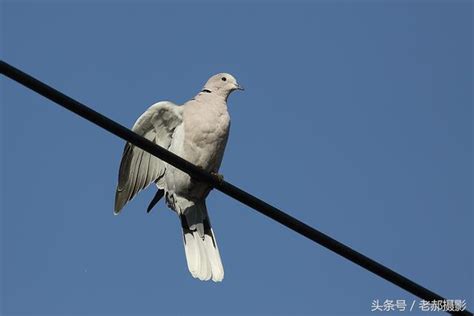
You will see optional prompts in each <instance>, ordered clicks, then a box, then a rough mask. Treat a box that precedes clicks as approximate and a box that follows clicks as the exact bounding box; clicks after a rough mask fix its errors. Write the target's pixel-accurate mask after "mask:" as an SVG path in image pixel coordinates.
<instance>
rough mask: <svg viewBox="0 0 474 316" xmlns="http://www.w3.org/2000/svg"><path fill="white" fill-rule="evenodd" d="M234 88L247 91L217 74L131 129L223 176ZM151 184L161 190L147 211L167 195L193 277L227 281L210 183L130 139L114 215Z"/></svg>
mask: <svg viewBox="0 0 474 316" xmlns="http://www.w3.org/2000/svg"><path fill="white" fill-rule="evenodd" d="M235 90H243V89H242V87H241V86H240V85H239V84H238V83H237V80H236V79H235V78H234V77H233V76H232V75H230V74H228V73H219V74H216V75H214V76H212V77H211V78H209V80H208V81H207V82H206V84H205V85H204V87H203V89H202V90H201V91H200V92H199V93H198V94H197V95H196V96H195V97H194V98H192V99H191V100H189V101H187V102H186V103H184V104H183V105H181V106H179V105H176V104H174V103H173V102H170V101H161V102H158V103H155V104H153V105H152V106H150V107H149V108H148V109H147V110H146V111H145V112H144V113H143V114H142V115H141V116H140V117H139V118H138V120H137V121H136V122H135V124H134V125H133V128H132V130H133V131H134V132H135V133H137V134H139V135H141V136H143V137H145V138H146V139H148V140H150V141H152V142H154V143H156V144H157V145H159V146H161V147H163V148H165V149H168V150H169V151H171V152H173V153H174V154H176V155H178V156H180V157H181V158H184V159H186V160H187V161H189V162H191V163H193V164H195V165H196V166H198V167H200V168H202V169H203V170H206V171H208V172H211V173H214V174H216V175H218V171H219V167H220V165H221V162H222V159H223V156H224V150H225V147H226V144H227V139H228V137H229V129H230V116H229V113H228V111H227V98H228V97H229V95H230V94H231V93H232V92H233V91H235ZM151 183H155V185H156V186H157V188H158V191H157V193H156V195H155V196H154V198H153V200H152V201H151V203H150V205H149V207H148V209H147V211H148V212H149V211H150V210H151V209H152V208H153V206H154V205H155V204H156V203H157V202H158V201H160V199H161V198H163V197H164V198H165V201H166V204H167V206H168V207H169V208H170V209H171V210H173V211H174V212H176V214H177V215H178V216H179V219H180V221H181V229H182V234H183V243H184V251H185V255H186V262H187V266H188V269H189V271H190V272H191V275H192V276H193V277H194V278H197V279H199V280H203V281H207V280H211V279H212V280H213V281H214V282H220V281H222V280H223V279H224V267H223V265H222V260H221V256H220V253H219V248H218V247H217V241H216V236H215V234H214V231H213V229H212V226H211V221H210V218H209V214H208V211H207V208H206V197H207V196H208V194H209V192H210V190H211V187H210V186H209V185H208V184H206V183H202V182H199V181H196V180H195V179H193V178H192V177H191V176H189V175H188V174H187V173H185V172H183V171H181V170H179V169H177V168H175V167H173V166H172V165H170V164H167V163H166V162H164V161H162V160H160V159H158V158H156V157H155V156H153V155H151V154H149V153H148V152H146V151H144V150H142V149H140V148H138V147H136V146H134V145H132V144H130V143H126V144H125V148H124V150H123V154H122V159H121V162H120V167H119V177H118V184H117V189H116V194H115V209H114V214H119V213H120V211H121V210H122V208H123V207H124V206H125V204H127V202H129V201H131V200H132V199H133V198H134V197H135V196H136V195H137V194H138V192H140V191H141V190H143V189H145V188H147V187H148V186H149V185H150V184H151Z"/></svg>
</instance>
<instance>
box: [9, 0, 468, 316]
mask: <svg viewBox="0 0 474 316" xmlns="http://www.w3.org/2000/svg"><path fill="white" fill-rule="evenodd" d="M1 11H2V12H1V26H2V30H1V39H2V43H1V55H2V59H5V60H6V61H8V62H10V63H11V64H13V65H15V66H17V67H19V68H21V69H22V70H24V71H26V72H28V73H30V74H32V75H34V76H36V77H37V78H39V79H40V80H43V81H45V82H47V83H48V84H50V85H52V86H53V87H56V88H57V89H59V90H60V91H62V92H64V93H66V94H68V95H70V96H71V97H73V98H76V99H77V100H79V101H81V102H84V103H85V104H87V105H89V106H91V107H92V108H94V109H96V110H97V111H99V112H101V113H103V114H105V115H108V116H109V117H111V118H112V119H114V120H117V121H118V122H120V123H122V124H124V125H126V126H131V125H132V124H133V123H134V121H135V120H136V118H137V117H138V116H139V115H140V114H141V113H142V112H143V111H144V110H145V109H146V108H147V107H148V106H149V105H151V104H153V103H155V102H157V101H160V100H172V101H174V102H176V103H180V104H181V103H183V102H185V101H186V100H188V99H190V98H191V97H193V96H194V95H195V94H196V93H197V92H198V91H199V90H200V89H201V87H202V85H203V84H204V82H205V81H206V80H207V78H208V77H209V76H210V75H212V74H214V73H217V72H230V73H232V74H233V75H235V77H236V78H237V79H238V81H239V82H240V83H241V84H242V85H243V86H244V87H245V88H246V91H245V92H242V93H234V94H233V95H231V97H230V98H229V111H230V114H231V117H232V128H231V135H230V139H229V143H228V147H227V151H226V154H225V157H224V162H223V165H222V169H221V171H222V173H223V174H224V176H225V178H226V180H228V181H229V182H231V183H234V184H236V185H238V186H240V187H241V188H243V189H245V190H247V191H249V192H252V193H253V194H255V195H257V196H259V197H261V198H263V199H264V200H266V201H268V202H270V203H271V204H274V205H276V206H278V207H280V208H281V209H283V210H285V211H286V212H288V213H289V214H292V215H294V216H295V217H297V218H299V219H301V220H303V221H305V222H306V223H308V224H310V225H312V226H314V227H315V228H317V229H319V230H321V231H323V232H325V233H327V234H329V235H330V236H332V237H334V238H336V239H337V240H339V241H342V242H344V243H345V244H347V245H349V246H351V247H353V248H354V249H356V250H358V251H361V252H362V253H364V254H366V255H368V256H369V257H371V258H373V259H376V260H378V261H379V262H381V263H383V264H385V265H387V266H388V267H390V268H393V269H394V270H396V271H398V272H400V273H402V274H404V275H405V276H407V277H409V278H411V279H413V280H415V281H416V282H419V283H421V284H422V285H424V286H426V287H428V288H430V289H432V290H434V291H436V292H439V293H440V294H441V295H443V296H446V297H448V298H451V299H465V300H466V302H467V304H468V306H469V307H470V309H471V310H472V309H474V293H473V284H474V280H473V267H474V262H473V255H474V254H473V249H474V247H473V237H472V224H473V199H472V193H473V187H472V177H473V165H472V161H473V154H472V147H473V139H472V138H473V135H472V122H473V116H472V105H473V98H472V86H473V82H472V69H473V62H472V56H473V51H472V38H473V36H472V15H473V4H472V1H418V2H417V1H411V2H409V1H401V2H400V1H380V2H375V1H336V2H329V1H314V2H313V3H310V2H291V3H290V2H289V1H288V2H286V3H284V2H279V3H277V4H271V3H270V2H263V1H262V2H260V3H258V4H250V3H249V2H243V1H242V2H237V1H235V2H229V3H222V4H221V3H218V2H200V3H196V4H191V3H190V2H178V4H172V3H171V2H159V1H153V2H152V1H147V2H135V1H133V2H132V1H129V2H125V1H122V2H112V1H100V2H99V1H84V2H70V1H63V2H60V1H49V2H45V1H31V2H28V1H5V0H3V1H2V4H1ZM1 109H2V112H1V126H2V127H1V133H2V137H1V141H2V143H1V151H2V155H1V159H2V170H1V171H2V177H1V179H2V190H1V193H2V194H1V196H2V199H1V200H2V207H1V238H2V243H1V266H2V270H1V272H2V273H1V285H2V288H1V301H0V306H1V313H2V314H3V315H66V314H67V315H72V314H74V315H227V314H228V315H243V314H253V315H263V314H268V315H305V314H307V315H315V314H324V315H327V314H334V315H336V314H337V315H374V314H383V313H380V312H379V313H376V312H373V313H372V312H371V311H370V310H371V302H372V300H374V299H378V300H380V301H381V302H383V301H384V300H386V299H391V300H397V299H405V300H406V303H407V304H408V305H410V304H411V302H412V301H413V300H414V299H416V298H415V297H413V296H412V295H410V294H408V293H406V292H405V291H403V290H401V289H399V288H398V287H396V286H394V285H392V284H390V283H388V282H386V281H384V280H382V279H380V278H379V277H377V276H375V275H373V274H371V273H370V272H367V271H366V270H363V269H361V268H360V267H358V266H356V265H354V264H352V263H351V262H349V261H347V260H345V259H343V258H341V257H339V256H338V255H335V254H334V253H332V252H330V251H328V250H327V249H325V248H323V247H321V246H319V245H317V244H314V243H313V242H311V241H309V240H307V239H305V238H304V237H302V236H300V235H297V234H296V233H294V232H292V231H290V230H288V229H287V228H285V227H283V226H281V225H280V224H278V223H275V222H273V221H271V220H269V219H267V218H266V217H264V216H262V215H260V214H259V213H256V212H254V211H253V210H251V209H249V208H247V207H246V206H244V205H242V204H240V203H238V202H236V201H234V200H232V199H231V198H228V197H227V196H225V195H224V194H222V193H220V192H217V191H213V192H212V193H211V194H210V196H209V198H208V208H209V210H210V214H211V217H212V222H213V225H214V230H215V232H216V235H217V239H218V242H219V246H220V250H221V255H222V257H223V262H224V267H225V279H224V282H223V283H220V284H214V283H209V282H208V283H205V282H200V281H198V280H195V279H193V278H192V277H191V275H190V274H189V272H188V271H187V267H186V262H185V258H184V249H183V245H182V239H181V232H180V226H179V223H178V219H177V217H176V215H175V214H174V213H172V212H171V211H169V210H168V209H167V208H166V207H165V206H164V204H163V203H160V204H159V205H158V207H156V209H155V210H154V211H153V212H152V213H151V214H146V212H145V210H146V206H147V205H148V202H149V201H150V199H151V198H152V196H153V195H154V193H155V192H154V191H155V190H154V188H149V189H148V190H147V191H144V192H142V193H141V194H140V195H139V196H138V197H137V198H136V199H135V200H133V202H131V203H129V204H128V205H127V206H126V208H125V209H124V210H123V212H122V214H121V215H120V216H114V215H113V204H114V193H115V186H116V181H117V171H118V166H119V162H120V157H121V153H122V148H123V141H122V140H120V139H118V138H117V137H115V136H112V135H111V134H109V133H107V132H105V131H103V130H101V129H99V128H97V127H95V126H93V125H92V124H90V123H88V122H86V121H84V120H82V119H80V118H79V117H77V116H75V115H74V114H71V113H70V112H68V111H66V110H64V109H62V108H60V107H58V106H56V105H55V104H53V103H52V102H50V101H48V100H46V99H44V98H43V97H40V96H38V95H37V94H35V93H33V92H31V91H29V90H27V89H25V88H23V87H22V86H19V85H18V84H16V83H14V82H11V81H10V80H6V79H4V78H2V79H1ZM418 304H419V300H417V301H416V305H418ZM415 312H417V313H418V314H422V315H427V314H428V313H423V312H421V311H420V309H419V308H418V307H417V306H415V308H414V311H413V312H412V313H411V314H415ZM401 314H402V315H403V313H401Z"/></svg>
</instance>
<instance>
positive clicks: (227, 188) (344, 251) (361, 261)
mask: <svg viewBox="0 0 474 316" xmlns="http://www.w3.org/2000/svg"><path fill="white" fill-rule="evenodd" d="M0 69H1V73H2V74H3V75H5V76H7V77H9V78H10V79H13V80H15V81H17V82H18V83H20V84H22V85H24V86H25V87H27V88H29V89H31V90H33V91H35V92H37V93H39V94H40V95H42V96H44V97H46V98H48V99H50V100H51V101H54V102H56V103H57V104H59V105H61V106H63V107H65V108H66V109H68V110H70V111H72V112H74V113H76V114H77V115H79V116H81V117H83V118H85V119H86V120H88V121H90V122H92V123H94V124H96V125H98V126H100V127H102V128H103V129H105V130H107V131H109V132H110V133H112V134H114V135H116V136H118V137H120V138H122V139H124V140H126V141H128V142H130V143H132V144H134V145H135V146H137V147H140V148H141V149H143V150H145V151H147V152H149V153H150V154H152V155H154V156H156V157H158V158H160V159H161V160H163V161H165V162H167V163H169V164H171V165H173V166H175V167H176V168H178V169H181V170H182V171H184V172H186V173H188V174H190V175H191V176H193V177H194V178H197V179H199V180H200V181H204V182H207V183H209V184H210V185H212V186H213V187H214V188H216V189H218V190H219V191H221V192H223V193H225V194H227V195H229V196H230V197H233V198H234V199H236V200H238V201H240V202H242V203H243V204H245V205H247V206H249V207H251V208H253V209H255V210H257V211H258V212H260V213H262V214H264V215H266V216H268V217H270V218H272V219H274V220H276V221H277V222H279V223H280V224H282V225H284V226H286V227H288V228H290V229H292V230H294V231H295V232H297V233H299V234H301V235H303V236H306V237H307V238H309V239H311V240H312V241H314V242H316V243H318V244H320V245H322V246H324V247H326V248H328V249H329V250H331V251H333V252H335V253H337V254H338V255H340V256H343V257H344V258H346V259H348V260H350V261H352V262H354V263H356V264H358V265H359V266H361V267H363V268H364V269H367V270H369V271H371V272H372V273H374V274H376V275H378V276H380V277H381V278H383V279H385V280H387V281H389V282H391V283H393V284H395V285H398V286H399V287H401V288H403V289H405V290H406V291H408V292H410V293H412V294H414V295H416V296H418V297H420V298H422V299H424V300H426V301H435V300H436V301H445V299H444V298H443V297H441V296H440V295H438V294H436V293H434V292H432V291H430V290H428V289H427V288H425V287H423V286H421V285H419V284H417V283H415V282H413V281H411V280H410V279H408V278H406V277H404V276H403V275H401V274H399V273H397V272H395V271H393V270H391V269H389V268H387V267H385V266H383V265H382V264H380V263H378V262H376V261H374V260H372V259H370V258H369V257H367V256H364V255H363V254H361V253H359V252H357V251H355V250H353V249H351V248H350V247H348V246H346V245H344V244H342V243H340V242H338V241H337V240H335V239H333V238H331V237H329V236H328V235H326V234H324V233H322V232H320V231H318V230H316V229H314V228H312V227H310V226H308V225H307V224H305V223H303V222H301V221H299V220H297V219H296V218H294V217H292V216H290V215H288V214H286V213H284V212H282V211H280V210H279V209H277V208H276V207H274V206H272V205H270V204H268V203H266V202H264V201H262V200H260V199H259V198H257V197H255V196H253V195H251V194H249V193H247V192H245V191H243V190H241V189H239V188H238V187H236V186H234V185H232V184H230V183H228V182H226V181H223V180H220V179H219V178H218V177H216V176H214V175H211V174H210V173H208V172H206V171H204V170H202V169H200V168H198V167H196V166H195V165H193V164H191V163H190V162H188V161H186V160H184V159H182V158H181V157H179V156H176V155H175V154H173V153H171V152H169V151H168V150H166V149H164V148H162V147H160V146H158V145H156V144H155V143H153V142H151V141H149V140H147V139H145V138H144V137H141V136H139V135H137V134H135V133H134V132H133V131H131V130H129V129H128V128H126V127H124V126H123V125H120V124H118V123H116V122H115V121H113V120H111V119H109V118H107V117H106V116H104V115H102V114H100V113H98V112H96V111H94V110H92V109H91V108H89V107H87V106H85V105H84V104H82V103H80V102H78V101H76V100H74V99H72V98H70V97H68V96H66V95H65V94H63V93H61V92H59V91H58V90H56V89H54V88H52V87H50V86H48V85H46V84H44V83H42V82H41V81H39V80H37V79H35V78H33V77H31V76H30V75H28V74H26V73H24V72H22V71H21V70H19V69H17V68H15V67H13V66H11V65H9V64H7V63H6V62H4V61H0ZM450 313H451V314H461V315H472V313H471V312H469V311H467V310H465V311H460V312H450Z"/></svg>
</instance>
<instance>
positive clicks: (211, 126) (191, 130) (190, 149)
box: [184, 104, 230, 169]
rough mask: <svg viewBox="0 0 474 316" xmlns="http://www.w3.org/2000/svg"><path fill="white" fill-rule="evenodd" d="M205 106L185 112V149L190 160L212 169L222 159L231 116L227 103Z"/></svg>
mask: <svg viewBox="0 0 474 316" xmlns="http://www.w3.org/2000/svg"><path fill="white" fill-rule="evenodd" d="M205 106H206V105H201V106H196V107H193V108H190V109H189V111H186V112H185V113H184V130H185V143H184V147H185V148H184V149H185V156H186V159H187V160H188V161H190V162H192V163H194V164H197V165H198V166H200V167H202V168H204V169H210V168H211V169H212V166H215V165H216V163H217V164H220V159H222V154H223V151H224V149H225V145H226V143H227V138H228V135H229V128H230V117H229V113H228V112H227V107H226V106H225V104H224V106H221V107H219V106H208V107H205ZM187 110H188V109H187ZM218 160H219V161H218Z"/></svg>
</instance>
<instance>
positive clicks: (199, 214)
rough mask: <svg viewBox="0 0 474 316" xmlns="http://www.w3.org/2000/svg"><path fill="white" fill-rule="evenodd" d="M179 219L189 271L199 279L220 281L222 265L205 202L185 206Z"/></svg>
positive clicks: (222, 274) (222, 275) (222, 277)
mask: <svg viewBox="0 0 474 316" xmlns="http://www.w3.org/2000/svg"><path fill="white" fill-rule="evenodd" d="M180 219H181V227H182V228H183V241H184V251H185V253H186V261H187V263H188V269H189V272H191V274H192V276H193V277H195V278H198V279H199V280H203V281H207V280H209V279H212V281H214V282H220V281H222V280H223V279H224V267H223V266H222V261H221V256H220V254H219V248H217V242H216V237H215V235H214V232H213V231H212V228H211V222H210V221H209V216H208V214H207V209H206V204H205V202H204V201H199V202H197V203H196V204H194V205H192V206H190V207H188V208H186V210H185V211H184V212H183V213H182V214H181V215H180Z"/></svg>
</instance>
